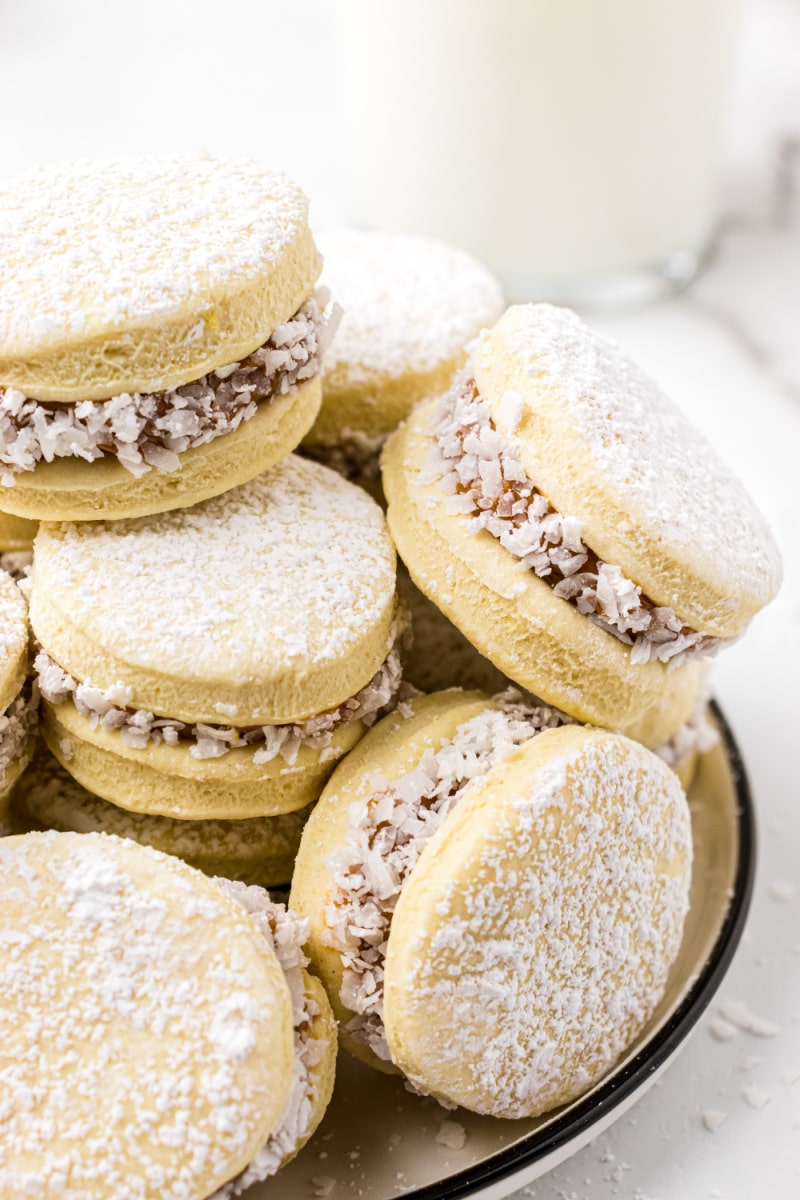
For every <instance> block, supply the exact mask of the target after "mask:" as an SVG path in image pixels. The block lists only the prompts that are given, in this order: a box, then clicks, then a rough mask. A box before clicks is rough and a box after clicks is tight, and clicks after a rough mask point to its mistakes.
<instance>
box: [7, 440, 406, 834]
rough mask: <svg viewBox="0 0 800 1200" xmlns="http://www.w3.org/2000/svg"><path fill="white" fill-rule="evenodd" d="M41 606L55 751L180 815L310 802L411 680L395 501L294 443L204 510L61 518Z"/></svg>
mask: <svg viewBox="0 0 800 1200" xmlns="http://www.w3.org/2000/svg"><path fill="white" fill-rule="evenodd" d="M31 622H32V625H33V628H34V631H35V634H36V637H37V639H38V641H39V643H40V645H41V647H42V650H41V652H40V654H39V656H38V657H37V659H36V666H37V671H38V674H39V682H40V687H41V690H42V694H43V697H44V699H45V702H46V705H45V707H46V713H47V719H46V737H47V740H48V744H49V745H50V748H51V750H52V751H53V753H54V754H55V755H56V757H58V758H59V759H60V761H61V762H62V763H63V764H64V765H65V766H66V768H67V769H68V770H69V771H70V772H71V773H72V774H74V775H75V777H76V778H77V779H78V780H79V781H80V782H81V783H82V784H83V785H84V786H85V787H86V788H88V789H89V790H90V791H92V792H94V793H95V794H97V795H99V796H102V797H103V798H104V799H106V800H110V801H112V802H113V803H115V804H118V805H120V806H121V807H124V808H129V809H132V810H133V811H139V812H148V813H153V814H160V815H163V816H175V817H181V818H212V817H218V818H233V817H235V818H241V817H255V816H266V815H275V814H277V813H281V812H289V811H292V810H295V809H300V808H304V807H306V806H307V805H308V804H309V803H311V802H312V801H313V800H314V799H315V798H316V796H317V795H318V793H319V790H320V788H321V786H322V784H323V783H324V780H325V778H326V777H327V775H328V774H330V771H331V770H332V769H333V765H334V763H335V762H336V760H337V758H339V757H341V755H342V754H344V753H346V752H347V750H349V749H350V747H351V746H352V745H353V744H354V742H355V741H356V740H357V739H358V737H359V736H360V735H361V733H363V731H364V728H365V727H366V725H367V724H369V723H370V722H371V721H374V720H375V719H376V716H377V714H378V712H379V710H380V709H381V708H382V707H384V706H385V705H386V704H388V702H389V701H390V700H391V699H392V697H393V695H394V693H395V691H396V689H397V686H398V685H399V682H400V664H399V656H398V650H397V647H396V645H395V643H396V641H397V636H398V624H397V621H396V597H395V555H394V548H393V546H392V544H391V541H390V539H389V536H388V532H387V529H386V525H385V521H384V518H383V515H382V513H381V512H380V509H379V508H378V507H377V505H376V504H375V503H374V502H373V501H372V500H370V498H369V497H368V496H367V495H366V494H365V493H364V492H362V491H361V490H360V489H359V488H356V487H355V486H353V485H352V484H349V483H347V482H346V481H345V480H343V479H342V478H341V477H340V476H339V475H337V474H335V473H334V472H333V471H329V470H328V469H327V468H325V467H322V466H319V465H318V464H316V463H312V462H308V461H306V460H303V459H300V458H297V457H294V456H291V457H289V458H288V459H286V460H285V461H284V462H283V463H281V464H279V465H278V466H276V467H274V468H273V469H272V470H271V471H269V472H267V473H266V474H264V475H261V476H259V478H258V479H255V480H253V481H251V482H250V483H248V484H245V485H243V486H242V487H240V488H237V489H234V490H233V491H231V492H228V493H226V494H225V495H224V496H219V497H215V498H214V499H212V500H208V501H206V502H205V503H204V504H200V505H197V506H195V507H194V508H192V509H186V510H180V511H177V512H171V513H167V514H163V515H161V516H154V517H149V518H140V519H138V520H135V521H118V522H114V523H105V524H81V525H60V526H59V525H51V524H44V525H43V526H42V528H41V530H40V532H39V535H38V537H37V540H36V549H35V560H34V578H33V590H32V597H31ZM65 745H67V746H68V748H67V749H64V746H65Z"/></svg>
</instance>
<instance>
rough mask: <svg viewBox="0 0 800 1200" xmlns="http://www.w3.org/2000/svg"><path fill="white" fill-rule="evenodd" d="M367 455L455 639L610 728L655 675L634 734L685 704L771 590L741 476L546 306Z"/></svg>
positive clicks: (634, 371)
mask: <svg viewBox="0 0 800 1200" xmlns="http://www.w3.org/2000/svg"><path fill="white" fill-rule="evenodd" d="M383 462H384V471H383V485H384V490H385V493H386V496H387V499H388V501H389V513H388V519H389V525H390V528H391V530H392V534H393V537H394V539H395V542H396V544H397V547H398V550H399V552H400V554H401V557H402V558H403V560H404V561H405V563H406V565H407V566H408V568H409V570H410V572H411V575H412V577H413V578H414V580H415V582H416V583H417V584H418V586H419V587H420V588H421V589H422V591H423V592H425V593H426V594H427V595H428V596H429V598H430V599H431V600H433V602H434V603H435V604H436V605H437V606H439V607H440V608H441V609H442V611H443V612H444V613H445V614H446V615H447V616H448V618H449V619H450V620H451V621H453V622H454V624H456V625H457V626H458V628H459V629H461V631H462V632H463V633H464V634H465V636H466V637H467V638H468V639H469V641H470V642H472V643H473V644H474V645H475V646H476V647H477V648H478V650H479V651H480V652H481V653H482V654H484V655H485V656H486V657H487V658H489V659H490V660H491V661H492V662H493V663H494V664H495V665H496V666H497V667H499V668H500V669H501V670H502V671H503V672H504V673H505V674H507V675H509V676H510V677H511V678H512V679H513V680H514V681H515V682H517V683H518V684H520V685H521V686H523V687H525V688H527V689H529V690H531V691H533V692H535V693H536V694H537V695H539V696H542V697H543V698H544V699H545V700H547V701H548V702H549V703H552V704H555V705H557V706H558V707H559V708H561V709H563V710H564V711H565V712H568V713H570V715H572V716H574V717H576V718H577V719H579V720H581V721H588V722H592V723H594V724H598V725H603V726H606V727H609V728H612V729H618V730H622V731H623V732H631V733H633V731H634V729H635V727H636V725H637V723H638V722H640V721H641V719H642V716H643V714H644V713H646V712H647V711H648V710H651V711H654V710H655V708H656V707H657V706H658V705H659V704H660V702H661V699H662V697H663V695H664V693H665V688H666V686H667V681H668V679H670V681H671V687H672V688H673V690H674V691H676V692H681V691H682V693H683V701H682V703H680V704H675V705H671V706H670V705H668V706H667V707H666V709H665V712H664V714H663V719H662V720H661V721H660V723H658V725H657V727H655V726H654V727H653V728H652V729H651V734H652V738H653V739H655V740H651V741H650V742H649V744H651V745H652V744H658V743H659V742H662V741H664V740H666V739H668V738H670V737H672V736H673V734H674V733H675V732H676V731H677V729H678V727H679V726H680V725H681V724H682V723H683V722H684V721H685V720H686V719H687V717H688V715H689V713H690V712H691V710H692V708H693V706H694V702H695V699H696V691H697V689H696V686H695V684H696V681H694V680H692V679H691V678H690V669H691V668H692V666H693V665H694V664H695V663H697V662H698V661H699V660H700V659H702V658H704V657H707V656H709V655H711V654H714V653H716V652H717V651H718V650H720V649H721V648H723V647H724V646H725V645H727V644H729V643H730V642H732V641H733V640H734V639H736V638H737V637H739V636H740V635H741V633H742V632H743V631H744V629H745V628H746V626H747V624H748V622H749V620H750V619H751V617H752V616H753V615H754V614H755V613H756V612H757V611H758V610H759V608H761V607H762V606H763V605H764V604H766V603H768V602H769V601H770V600H771V599H772V597H773V596H774V595H775V593H776V591H777V588H778V586H779V583H780V575H781V567H780V557H779V554H778V550H777V547H776V545H775V542H774V540H773V538H772V535H771V534H770V531H769V529H768V528H767V526H766V524H765V522H764V520H763V518H762V516H761V514H760V513H759V512H758V510H757V509H756V508H755V506H754V504H753V502H752V500H751V499H750V497H749V495H748V494H747V492H746V491H745V489H744V487H743V486H742V484H741V483H740V482H739V481H738V479H736V478H735V477H734V476H733V475H732V474H731V473H730V471H729V470H728V469H727V468H726V467H725V465H724V464H723V463H722V462H721V460H720V459H719V458H718V456H717V455H716V453H715V451H714V450H713V449H712V447H711V446H710V445H709V444H708V443H707V442H706V441H705V439H704V438H703V437H702V436H701V435H700V434H699V433H698V432H697V431H696V430H695V429H694V428H693V427H692V426H691V425H690V423H689V422H688V421H687V419H686V418H685V417H684V415H683V413H682V412H681V410H680V409H679V408H678V407H677V406H676V405H675V404H674V403H673V402H672V401H671V400H669V399H668V398H667V397H666V396H665V395H664V394H663V393H662V392H661V391H660V389H659V388H658V387H657V386H656V384H655V383H653V382H652V381H651V380H650V379H649V378H648V377H647V376H646V375H645V374H644V372H643V371H641V370H640V368H639V367H637V366H636V365H635V364H634V363H633V362H631V361H630V360H629V359H628V358H627V357H626V356H625V355H624V354H623V353H622V351H621V350H620V349H619V348H618V347H617V346H615V345H613V344H611V343H609V342H606V341H604V340H603V339H601V338H599V337H597V336H596V335H595V334H593V333H592V332H591V331H590V330H589V329H588V328H587V327H586V326H585V325H583V324H582V322H581V321H580V320H579V319H578V317H577V316H576V315H575V314H574V313H571V312H569V311H568V310H566V309H557V308H553V307H551V306H550V305H521V306H517V307H515V308H511V309H509V310H508V311H507V312H506V313H505V315H504V316H503V317H502V318H501V320H500V321H499V322H498V323H497V325H496V326H495V327H494V328H493V329H492V330H490V331H488V332H486V333H484V334H483V335H481V337H480V338H479V340H478V342H477V345H476V347H475V350H474V353H473V356H472V358H471V361H470V364H469V366H468V367H467V368H465V371H464V373H463V374H462V375H460V376H459V378H458V380H457V381H456V382H455V383H454V384H453V386H452V387H451V389H450V390H449V391H448V392H447V393H445V395H444V396H442V397H441V398H439V399H436V400H432V401H430V402H428V403H426V404H424V405H422V406H420V407H419V408H418V409H417V411H416V412H415V413H414V415H413V416H412V417H411V418H410V419H409V421H408V422H407V423H406V424H405V426H404V427H403V428H402V429H401V430H399V431H398V432H397V433H396V434H395V435H394V436H393V438H392V439H391V440H390V442H389V443H388V445H387V447H386V450H385V453H384V460H383ZM668 668H669V669H670V670H671V672H672V674H671V675H669V676H668V673H667V672H668ZM681 679H683V680H684V682H685V686H683V685H682V683H681V682H679V681H680V680H681ZM634 736H635V734H634Z"/></svg>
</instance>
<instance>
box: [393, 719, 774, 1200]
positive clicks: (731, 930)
mask: <svg viewBox="0 0 800 1200" xmlns="http://www.w3.org/2000/svg"><path fill="white" fill-rule="evenodd" d="M709 706H710V708H711V711H712V713H713V715H714V719H715V721H716V723H717V726H718V727H719V731H720V735H721V737H722V742H723V745H724V748H725V753H726V757H727V760H728V765H729V767H730V771H731V776H732V779H733V786H734V792H735V797H736V813H735V815H736V831H737V836H738V852H737V859H736V873H735V876H734V881H733V885H732V888H731V897H730V903H729V905H728V911H727V913H726V914H725V919H724V921H723V922H722V926H721V928H720V931H719V934H718V936H717V939H716V941H715V943H714V946H713V948H712V950H711V953H710V954H709V956H708V959H707V960H706V963H705V965H704V967H703V969H702V970H701V971H700V972H699V974H698V976H697V978H696V979H695V981H694V983H693V984H692V986H691V987H690V988H689V990H688V992H687V993H686V995H685V996H684V998H683V1000H682V1001H681V1003H680V1004H679V1005H678V1007H677V1008H676V1010H675V1012H674V1013H673V1014H672V1016H671V1017H670V1018H669V1020H668V1021H667V1022H666V1023H665V1024H664V1025H663V1026H662V1027H661V1029H659V1030H658V1032H657V1033H656V1034H655V1035H654V1037H653V1038H652V1039H651V1040H650V1041H649V1042H648V1043H647V1044H646V1045H645V1046H643V1047H642V1049H641V1050H640V1051H639V1052H638V1053H637V1054H636V1055H634V1057H633V1058H632V1059H631V1061H630V1062H629V1063H627V1064H626V1065H625V1066H624V1067H623V1068H622V1069H621V1070H620V1072H619V1073H618V1074H616V1075H614V1076H613V1078H611V1079H609V1080H608V1081H607V1082H606V1083H605V1084H601V1085H600V1087H599V1088H597V1089H595V1090H594V1091H593V1092H592V1094H591V1095H590V1096H587V1097H586V1099H585V1100H583V1101H580V1102H579V1103H578V1104H577V1105H576V1106H574V1107H573V1108H571V1109H570V1111H569V1113H565V1114H564V1115H563V1116H562V1117H558V1118H556V1120H555V1121H554V1122H553V1123H552V1124H551V1125H549V1126H548V1127H547V1129H546V1130H544V1131H543V1132H542V1133H541V1134H540V1133H538V1132H537V1131H534V1132H533V1133H529V1134H527V1135H526V1136H525V1137H523V1138H521V1139H520V1141H518V1142H516V1143H515V1144H514V1145H513V1146H509V1147H507V1148H506V1149H504V1150H499V1151H498V1152H497V1153H496V1154H493V1155H491V1157H490V1158H488V1159H486V1160H485V1161H484V1162H483V1163H481V1164H479V1165H478V1166H473V1167H467V1168H466V1169H465V1170H463V1171H458V1172H456V1174H454V1175H450V1176H448V1178H447V1179H445V1180H441V1181H439V1182H437V1183H429V1184H425V1185H424V1186H423V1187H421V1188H415V1189H413V1190H412V1191H409V1192H406V1193H405V1195H406V1196H407V1197H408V1200H465V1198H466V1197H468V1196H477V1195H479V1194H480V1193H481V1192H482V1191H483V1190H484V1189H485V1188H487V1187H489V1186H490V1185H493V1184H497V1183H500V1182H502V1181H503V1180H505V1179H509V1178H510V1177H512V1176H514V1175H516V1174H518V1173H519V1172H521V1171H523V1170H524V1169H525V1168H526V1167H529V1166H532V1165H533V1164H535V1163H537V1162H539V1161H540V1160H541V1159H543V1158H545V1157H546V1156H547V1155H550V1154H553V1153H555V1152H556V1151H558V1150H560V1149H561V1148H562V1147H563V1146H565V1145H566V1144H567V1143H568V1142H570V1141H572V1140H573V1138H577V1137H579V1136H581V1135H584V1134H585V1133H586V1132H587V1131H588V1130H590V1129H591V1127H592V1126H593V1125H597V1124H599V1123H600V1122H602V1121H604V1120H605V1119H606V1118H607V1117H608V1115H609V1114H610V1113H611V1112H613V1110H614V1109H615V1108H617V1107H619V1106H620V1105H623V1104H624V1102H625V1101H626V1100H630V1099H632V1097H633V1096H634V1095H635V1093H636V1092H637V1090H638V1089H639V1088H640V1087H641V1086H642V1085H643V1084H644V1083H646V1081H647V1079H648V1078H649V1077H650V1076H652V1075H654V1074H655V1073H656V1072H658V1071H659V1070H660V1069H661V1068H662V1067H663V1066H665V1065H666V1064H667V1062H668V1060H669V1059H670V1058H671V1057H672V1055H673V1054H674V1053H675V1051H676V1050H677V1049H678V1047H679V1046H680V1044H681V1043H682V1042H683V1041H685V1039H686V1038H687V1037H688V1036H689V1034H690V1033H691V1031H692V1030H693V1029H694V1027H695V1025H696V1024H697V1022H698V1021H699V1020H700V1017H701V1016H702V1015H703V1013H704V1012H705V1010H706V1009H707V1008H708V1006H709V1004H710V1003H711V1000H712V998H713V997H714V995H715V993H716V992H717V990H718V988H719V986H720V984H721V983H722V980H723V979H724V977H725V975H726V973H727V971H728V968H729V966H730V964H731V961H732V959H733V956H734V954H735V952H736V949H737V947H738V945H739V942H740V940H741V937H742V933H743V931H744V926H745V922H746V920H747V914H748V912H749V909H750V902H751V900H752V895H753V881H754V877H755V865H756V844H757V843H756V821H755V809H754V806H753V796H752V791H751V788H750V781H749V779H748V776H747V771H746V768H745V765H744V760H743V757H742V753H741V750H740V749H739V746H738V744H737V742H736V739H735V737H734V735H733V731H732V729H731V727H730V725H729V724H728V721H727V720H726V718H725V716H724V715H723V713H722V710H721V708H720V706H719V704H718V703H717V701H716V700H714V699H711V700H710V701H709ZM598 1132H599V1131H598Z"/></svg>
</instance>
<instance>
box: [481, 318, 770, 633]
mask: <svg viewBox="0 0 800 1200" xmlns="http://www.w3.org/2000/svg"><path fill="white" fill-rule="evenodd" d="M474 375H475V381H476V384H477V387H478V390H479V392H480V394H481V396H482V397H483V398H484V399H485V400H486V401H487V402H488V404H489V407H490V410H491V414H492V419H493V422H494V424H495V427H496V429H497V431H498V432H499V433H500V434H501V435H504V436H506V437H509V438H511V439H513V441H514V443H515V448H516V451H517V454H518V457H519V460H520V462H521V463H522V465H523V466H524V468H525V471H526V472H527V475H528V477H529V478H530V479H531V480H532V481H533V483H534V484H535V486H536V488H537V489H538V490H539V491H540V492H541V493H542V494H543V495H544V496H545V497H546V498H547V499H548V500H549V502H550V504H551V505H552V506H553V508H554V509H556V510H557V511H558V512H559V513H560V514H561V515H562V516H565V517H569V518H574V519H577V520H578V521H579V523H580V528H581V537H582V539H583V541H584V542H585V543H586V545H587V546H589V547H590V548H591V550H592V551H593V552H594V554H595V555H596V556H597V557H598V558H599V559H601V560H603V562H605V563H611V564H614V565H615V566H617V567H620V568H621V569H622V571H623V572H624V573H625V574H626V576H627V577H628V578H630V579H633V580H634V581H635V583H637V584H638V585H640V586H641V587H642V588H643V590H644V592H645V593H646V594H647V595H648V596H649V597H650V599H651V600H652V601H653V602H654V603H655V604H657V605H663V606H666V607H669V608H672V609H673V610H674V611H675V613H677V615H678V616H679V617H680V618H681V619H682V620H683V621H684V623H685V624H686V625H688V626H691V627H692V628H693V629H697V630H701V631H703V632H704V633H707V634H710V635H713V636H717V637H722V638H731V637H736V636H737V635H738V634H740V633H741V632H742V630H743V629H744V628H745V626H746V625H747V623H748V622H749V620H750V619H751V617H752V616H753V615H754V614H755V613H756V612H757V611H758V610H759V609H760V608H761V607H763V605H765V604H766V603H768V602H769V601H770V600H771V599H772V598H773V597H774V595H775V593H776V592H777V589H778V586H779V584H780V579H781V563H780V555H779V552H778V549H777V547H776V545H775V541H774V539H773V537H772V534H771V533H770V531H769V528H768V526H767V524H766V522H765V520H764V518H763V516H762V515H761V513H760V512H759V511H758V509H757V508H756V506H755V504H754V503H753V500H752V499H751V497H750V495H749V494H748V492H747V490H746V489H745V487H744V486H743V484H742V483H741V482H740V480H739V479H738V478H737V477H736V476H735V475H734V474H733V473H732V472H731V471H730V470H729V468H728V467H727V466H726V465H725V463H724V462H723V461H722V460H721V459H720V457H719V455H718V454H717V453H716V451H715V450H714V448H713V447H712V446H711V445H710V444H709V443H708V441H707V440H706V439H705V438H704V437H703V436H702V434H701V433H700V432H699V431H698V430H697V429H695V428H694V426H693V425H692V424H691V422H690V421H689V420H688V419H687V418H686V416H685V415H684V413H683V412H682V410H681V409H680V408H679V407H678V405H677V404H675V403H674V402H673V401H672V400H671V399H670V398H669V397H668V396H666V395H665V394H664V392H663V391H662V390H661V389H660V388H659V386H658V385H657V384H656V383H655V382H654V381H653V380H652V379H650V378H649V377H648V375H647V374H646V373H645V372H644V371H643V370H642V369H641V368H640V367H639V366H638V365H637V364H636V363H634V362H633V361H632V360H631V359H629V358H628V357H627V355H625V354H624V352H623V351H622V350H621V349H620V347H618V346H617V345H616V344H614V343H612V342H609V341H606V340H605V339H604V338H601V337H599V336H598V335H597V334H595V333H594V332H592V330H590V329H589V328H588V326H586V325H585V324H584V323H583V322H582V321H581V320H580V318H579V317H578V316H576V314H575V313H573V312H571V311H569V310H568V309H563V308H555V307H553V306H551V305H548V304H528V305H517V306H515V307H513V308H510V309H508V310H507V311H506V313H505V314H504V315H503V317H502V318H501V319H500V321H498V323H497V325H495V326H494V328H493V329H491V330H489V331H486V332H485V333H484V334H482V335H481V338H480V339H479V342H478V345H477V347H476V350H475V354H474Z"/></svg>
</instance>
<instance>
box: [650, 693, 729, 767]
mask: <svg viewBox="0 0 800 1200" xmlns="http://www.w3.org/2000/svg"><path fill="white" fill-rule="evenodd" d="M718 741H719V730H718V729H717V727H716V725H714V724H713V722H712V721H711V720H710V719H709V715H708V694H707V693H706V692H703V693H702V694H701V695H700V696H698V698H697V701H696V703H695V706H694V708H693V710H692V712H691V713H690V715H689V718H688V720H687V721H685V722H684V724H683V725H681V727H680V729H679V730H678V732H677V733H675V734H673V736H672V737H671V738H670V739H669V741H668V742H664V744H663V746H659V747H658V748H657V749H656V750H654V751H653V753H654V754H657V755H658V757H659V758H663V760H664V762H665V763H666V764H667V766H668V767H672V768H673V770H674V769H675V768H676V767H679V766H680V765H681V763H683V762H685V761H686V759H687V758H688V757H689V755H690V754H694V752H695V751H697V753H698V754H706V753H707V752H708V751H709V750H711V749H712V748H713V747H714V746H716V744H717V742H718Z"/></svg>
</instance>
